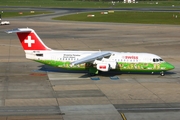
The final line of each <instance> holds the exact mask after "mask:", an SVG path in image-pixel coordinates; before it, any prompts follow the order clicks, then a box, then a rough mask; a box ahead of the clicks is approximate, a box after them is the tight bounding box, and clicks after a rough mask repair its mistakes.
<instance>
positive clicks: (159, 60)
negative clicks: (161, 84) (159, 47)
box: [153, 58, 163, 62]
mask: <svg viewBox="0 0 180 120" xmlns="http://www.w3.org/2000/svg"><path fill="white" fill-rule="evenodd" d="M161 61H163V60H162V59H161V58H160V59H158V58H154V59H153V62H161Z"/></svg>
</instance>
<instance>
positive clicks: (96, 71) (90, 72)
mask: <svg viewBox="0 0 180 120" xmlns="http://www.w3.org/2000/svg"><path fill="white" fill-rule="evenodd" d="M98 73H99V71H98V70H97V68H94V67H90V68H89V70H88V74H89V76H95V75H97V74H98Z"/></svg>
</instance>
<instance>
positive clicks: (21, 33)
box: [7, 28, 51, 50]
mask: <svg viewBox="0 0 180 120" xmlns="http://www.w3.org/2000/svg"><path fill="white" fill-rule="evenodd" d="M7 32H8V33H14V32H15V33H17V35H18V37H19V40H20V42H21V45H22V47H23V48H24V50H51V49H50V48H48V47H47V46H46V45H45V44H44V43H43V42H42V40H41V39H40V38H39V36H38V35H37V34H36V32H35V31H34V30H33V29H30V28H18V29H13V30H9V31H7Z"/></svg>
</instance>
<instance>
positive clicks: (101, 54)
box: [71, 51, 112, 65]
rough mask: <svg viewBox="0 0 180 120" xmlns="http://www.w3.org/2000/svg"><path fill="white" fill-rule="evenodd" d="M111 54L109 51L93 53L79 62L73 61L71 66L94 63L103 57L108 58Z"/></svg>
mask: <svg viewBox="0 0 180 120" xmlns="http://www.w3.org/2000/svg"><path fill="white" fill-rule="evenodd" d="M111 54H112V52H110V51H103V52H96V53H93V54H91V55H89V56H87V57H84V58H82V59H80V60H77V61H74V62H72V63H71V64H72V65H77V64H82V63H87V62H94V61H95V60H96V59H102V58H103V57H109V56H111Z"/></svg>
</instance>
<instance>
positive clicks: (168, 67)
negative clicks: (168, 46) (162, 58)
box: [166, 62, 175, 70]
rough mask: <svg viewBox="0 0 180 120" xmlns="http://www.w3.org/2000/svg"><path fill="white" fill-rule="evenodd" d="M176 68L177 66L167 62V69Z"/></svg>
mask: <svg viewBox="0 0 180 120" xmlns="http://www.w3.org/2000/svg"><path fill="white" fill-rule="evenodd" d="M174 68H175V67H174V66H173V65H172V64H170V63H168V62H166V69H167V70H172V69H174Z"/></svg>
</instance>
